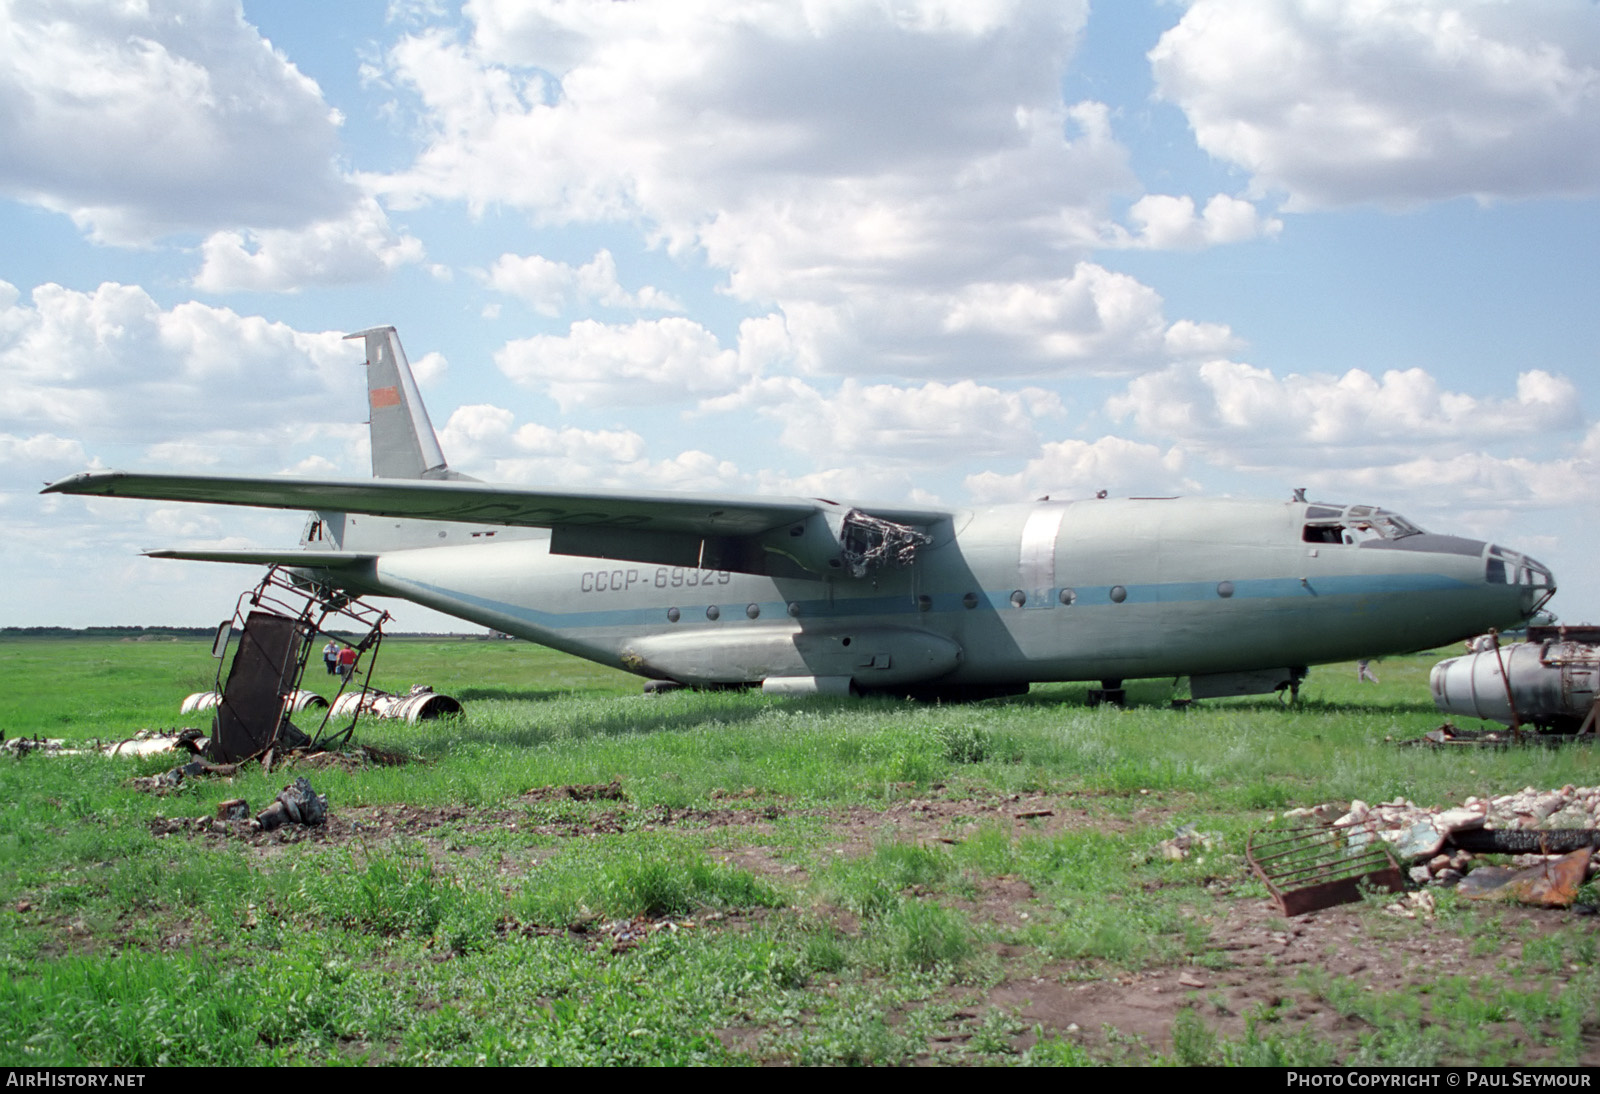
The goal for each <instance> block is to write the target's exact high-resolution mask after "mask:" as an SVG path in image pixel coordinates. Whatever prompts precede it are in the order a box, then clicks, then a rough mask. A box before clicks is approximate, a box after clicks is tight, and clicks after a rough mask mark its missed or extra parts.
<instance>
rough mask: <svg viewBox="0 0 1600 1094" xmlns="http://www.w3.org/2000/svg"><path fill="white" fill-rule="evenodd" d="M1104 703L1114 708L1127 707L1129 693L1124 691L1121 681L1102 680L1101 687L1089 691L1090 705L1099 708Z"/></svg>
mask: <svg viewBox="0 0 1600 1094" xmlns="http://www.w3.org/2000/svg"><path fill="white" fill-rule="evenodd" d="M1102 703H1108V704H1110V705H1111V706H1114V707H1120V706H1126V705H1127V703H1128V693H1127V692H1126V691H1125V690H1123V687H1122V681H1121V680H1102V681H1100V686H1099V687H1097V688H1090V689H1089V705H1090V706H1092V707H1097V706H1099V705H1100V704H1102Z"/></svg>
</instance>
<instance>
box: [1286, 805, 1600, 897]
mask: <svg viewBox="0 0 1600 1094" xmlns="http://www.w3.org/2000/svg"><path fill="white" fill-rule="evenodd" d="M1285 816H1286V817H1287V816H1291V814H1285ZM1292 816H1293V818H1295V819H1297V820H1301V821H1302V822H1303V821H1304V820H1305V819H1306V818H1308V817H1309V818H1311V819H1314V820H1319V821H1321V822H1322V823H1324V824H1328V823H1331V824H1332V825H1333V826H1334V827H1336V828H1351V829H1355V831H1353V832H1351V834H1350V840H1349V842H1350V843H1351V844H1352V845H1354V844H1356V843H1357V842H1362V843H1364V842H1367V841H1368V840H1370V839H1372V838H1373V837H1378V838H1381V839H1383V840H1385V841H1387V842H1388V843H1390V844H1391V845H1393V847H1394V850H1395V854H1396V855H1397V856H1398V857H1400V858H1401V859H1404V860H1409V861H1416V860H1425V861H1424V862H1420V863H1418V865H1417V866H1416V867H1414V868H1413V870H1412V875H1413V877H1414V878H1420V877H1421V875H1422V874H1426V876H1427V877H1428V878H1429V879H1430V880H1431V881H1432V883H1433V884H1435V885H1453V884H1455V883H1456V882H1458V881H1460V880H1461V877H1462V875H1463V874H1465V873H1466V871H1467V869H1468V868H1469V867H1470V866H1471V862H1472V856H1471V855H1469V854H1468V853H1467V852H1465V851H1461V850H1456V851H1454V852H1453V853H1443V848H1444V844H1445V843H1446V842H1447V841H1448V839H1449V837H1450V836H1451V835H1453V834H1454V833H1456V832H1466V831H1472V830H1474V829H1479V828H1488V829H1502V830H1504V829H1554V828H1600V786H1589V787H1581V786H1572V785H1567V786H1563V787H1561V788H1560V789H1559V790H1539V789H1538V788H1536V787H1532V786H1528V787H1524V788H1523V789H1521V790H1518V791H1516V792H1515V793H1512V794H1502V795H1500V796H1499V797H1496V798H1487V799H1486V798H1481V797H1477V796H1473V797H1469V798H1467V800H1466V801H1464V802H1462V804H1461V805H1459V806H1455V807H1451V808H1446V809H1436V808H1435V809H1429V808H1424V807H1422V806H1419V805H1417V804H1416V803H1414V802H1412V801H1410V800H1409V799H1406V798H1402V797H1396V798H1395V799H1394V800H1393V801H1387V802H1379V803H1377V804H1376V805H1368V804H1367V803H1366V802H1363V801H1360V800H1356V801H1352V802H1351V803H1350V806H1349V808H1348V809H1345V808H1341V807H1340V806H1339V805H1338V804H1337V803H1335V802H1328V803H1324V804H1322V805H1317V806H1313V807H1311V808H1310V809H1296V810H1293V811H1292Z"/></svg>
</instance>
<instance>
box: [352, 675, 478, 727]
mask: <svg viewBox="0 0 1600 1094" xmlns="http://www.w3.org/2000/svg"><path fill="white" fill-rule="evenodd" d="M357 710H359V711H360V712H361V713H362V714H368V715H371V716H372V717H374V718H403V719H405V720H406V721H407V722H410V723H412V724H413V725H415V724H416V723H417V722H425V721H428V720H429V719H431V718H442V717H444V716H445V715H446V714H460V713H461V704H460V703H459V702H458V701H456V700H455V699H452V698H450V696H448V695H440V694H439V693H438V692H436V691H434V690H433V689H432V688H430V687H428V686H427V685H426V684H418V685H416V686H415V687H413V688H412V689H411V690H410V691H409V692H407V693H406V694H404V695H391V694H389V693H388V692H386V691H378V690H376V689H375V688H368V689H367V690H366V692H365V693H363V692H359V691H347V692H345V693H344V694H343V695H341V696H339V698H338V700H337V701H335V702H334V704H333V717H335V718H349V717H352V716H354V715H355V713H356V711H357Z"/></svg>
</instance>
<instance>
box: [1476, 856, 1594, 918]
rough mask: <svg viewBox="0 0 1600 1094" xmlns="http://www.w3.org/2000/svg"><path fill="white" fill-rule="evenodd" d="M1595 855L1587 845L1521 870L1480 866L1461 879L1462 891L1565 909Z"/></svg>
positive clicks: (1576, 891) (1479, 898) (1576, 892)
mask: <svg viewBox="0 0 1600 1094" xmlns="http://www.w3.org/2000/svg"><path fill="white" fill-rule="evenodd" d="M1592 854H1593V852H1592V851H1591V850H1590V849H1589V848H1587V847H1585V848H1583V849H1582V850H1579V851H1573V852H1572V853H1571V854H1567V855H1560V856H1558V857H1555V858H1550V859H1546V860H1545V861H1544V862H1541V863H1540V864H1539V865H1537V866H1530V867H1526V868H1524V869H1521V870H1518V869H1514V868H1511V867H1506V866H1480V867H1479V868H1478V869H1476V870H1474V871H1472V873H1470V874H1468V875H1467V876H1466V878H1464V879H1463V880H1462V882H1461V885H1460V891H1461V893H1462V895H1464V896H1468V897H1471V898H1473V899H1474V900H1514V901H1516V902H1517V903H1518V904H1532V905H1535V906H1537V907H1540V908H1566V907H1569V906H1571V904H1572V902H1573V901H1574V900H1576V899H1577V896H1578V887H1579V886H1581V885H1582V884H1583V881H1584V878H1585V877H1587V876H1588V873H1589V861H1590V856H1591V855H1592Z"/></svg>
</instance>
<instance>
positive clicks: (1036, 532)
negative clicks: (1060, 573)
mask: <svg viewBox="0 0 1600 1094" xmlns="http://www.w3.org/2000/svg"><path fill="white" fill-rule="evenodd" d="M1066 511H1067V510H1066V507H1065V506H1061V505H1052V506H1049V507H1048V508H1041V509H1035V510H1034V511H1033V512H1032V513H1029V514H1028V521H1027V523H1026V524H1024V525H1023V526H1022V544H1021V551H1020V552H1019V554H1018V558H1017V585H1018V587H1019V589H1020V591H1021V592H1022V593H1024V594H1025V599H1024V600H1023V602H1022V603H1021V604H1020V605H1019V607H1026V608H1049V607H1053V606H1054V605H1055V602H1056V601H1055V597H1054V596H1053V595H1052V594H1053V593H1054V591H1055V587H1056V536H1057V534H1059V533H1060V531H1061V518H1062V516H1063V514H1065V513H1066Z"/></svg>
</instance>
